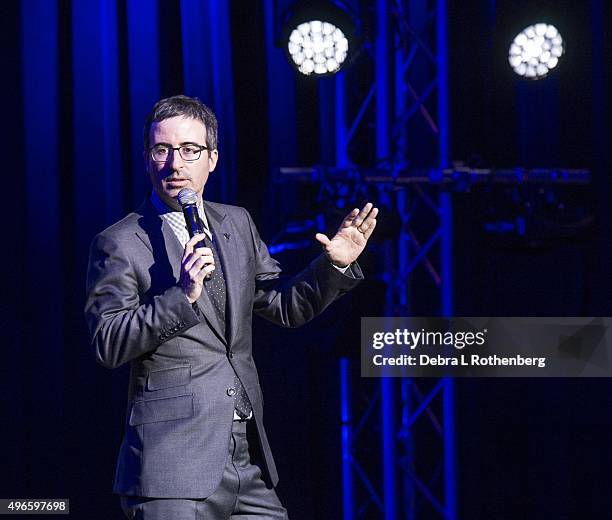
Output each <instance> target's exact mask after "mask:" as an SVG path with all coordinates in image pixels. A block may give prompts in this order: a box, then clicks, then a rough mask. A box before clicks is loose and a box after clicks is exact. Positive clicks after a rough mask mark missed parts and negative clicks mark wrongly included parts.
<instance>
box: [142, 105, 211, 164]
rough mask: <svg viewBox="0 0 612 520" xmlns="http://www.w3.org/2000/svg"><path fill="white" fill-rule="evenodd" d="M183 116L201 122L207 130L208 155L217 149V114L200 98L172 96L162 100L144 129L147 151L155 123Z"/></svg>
mask: <svg viewBox="0 0 612 520" xmlns="http://www.w3.org/2000/svg"><path fill="white" fill-rule="evenodd" d="M176 116H183V117H189V118H192V119H195V120H197V121H201V122H202V123H203V124H204V127H205V128H206V146H207V147H208V153H210V152H211V151H212V150H216V149H217V118H216V116H215V113H214V112H213V111H212V110H211V109H210V108H209V107H207V106H206V105H205V104H204V103H202V102H201V101H200V100H199V99H198V98H195V97H188V96H172V97H169V98H166V99H160V100H159V101H158V102H157V103H155V105H153V109H152V110H151V112H150V113H149V115H148V116H147V119H146V121H145V125H144V129H143V140H144V147H145V150H148V149H149V132H150V131H151V125H152V124H153V123H159V122H160V121H163V120H164V119H169V118H171V117H176Z"/></svg>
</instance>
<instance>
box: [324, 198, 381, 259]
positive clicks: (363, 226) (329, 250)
mask: <svg viewBox="0 0 612 520" xmlns="http://www.w3.org/2000/svg"><path fill="white" fill-rule="evenodd" d="M376 215H378V208H375V207H374V205H373V204H372V203H371V202H368V203H367V204H366V205H365V206H364V207H363V208H362V209H361V211H359V209H358V208H355V209H354V210H353V211H351V212H350V213H349V214H348V215H347V216H346V217H344V220H343V221H342V224H340V227H339V228H338V231H336V234H335V235H334V236H333V237H332V239H331V240H330V239H329V238H328V237H327V235H324V234H323V233H317V234H316V235H315V238H316V239H317V240H318V241H319V242H320V243H321V244H322V246H323V251H324V252H325V255H326V256H327V258H329V261H330V262H331V263H332V264H334V265H336V266H338V267H346V266H347V265H349V264H351V263H353V262H354V261H355V260H357V257H358V256H359V255H360V254H361V253H362V252H363V250H364V248H365V246H366V244H367V243H368V239H369V238H370V236H371V235H372V232H373V231H374V228H375V227H376Z"/></svg>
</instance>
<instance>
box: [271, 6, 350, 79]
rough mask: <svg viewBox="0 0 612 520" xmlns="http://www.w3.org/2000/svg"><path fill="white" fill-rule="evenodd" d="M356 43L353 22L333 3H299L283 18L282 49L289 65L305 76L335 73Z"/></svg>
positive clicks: (346, 12)
mask: <svg viewBox="0 0 612 520" xmlns="http://www.w3.org/2000/svg"><path fill="white" fill-rule="evenodd" d="M355 40H356V38H355V21H354V20H353V18H352V16H351V14H350V13H349V11H348V9H347V8H345V7H341V6H340V5H339V4H337V3H336V2H322V1H312V0H311V1H308V2H298V3H296V4H294V5H292V6H291V8H290V9H289V11H288V12H287V13H286V15H285V22H284V25H283V46H284V47H285V51H286V53H287V57H288V59H289V62H290V63H291V64H292V65H293V66H294V67H295V68H296V69H297V70H298V71H299V72H301V73H302V74H304V75H306V76H310V75H315V76H329V75H331V74H335V73H336V72H338V71H339V70H340V68H341V67H342V66H343V65H344V64H345V63H346V60H347V58H348V57H349V54H350V53H351V52H352V51H353V50H354V47H355V45H356V42H355Z"/></svg>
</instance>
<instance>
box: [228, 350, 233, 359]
mask: <svg viewBox="0 0 612 520" xmlns="http://www.w3.org/2000/svg"><path fill="white" fill-rule="evenodd" d="M229 357H230V359H232V358H233V357H234V353H233V352H231V351H230V353H229Z"/></svg>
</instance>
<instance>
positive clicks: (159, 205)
mask: <svg viewBox="0 0 612 520" xmlns="http://www.w3.org/2000/svg"><path fill="white" fill-rule="evenodd" d="M151 204H153V207H154V208H155V209H156V210H157V212H158V213H159V215H160V216H161V217H162V218H163V217H164V216H165V215H167V214H168V213H178V214H180V215H181V217H182V218H184V217H183V212H182V211H180V210H176V209H174V208H171V207H170V206H168V204H166V203H165V202H164V201H163V200H161V199H160V198H159V195H158V194H157V192H156V191H155V190H152V191H151ZM198 214H199V215H200V218H201V219H202V222H204V226H205V231H204V232H205V233H206V234H207V235H208V238H211V236H212V235H211V233H210V226H209V225H208V219H207V218H206V213H205V211H204V204H203V203H202V199H201V198H200V199H199V200H198Z"/></svg>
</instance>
